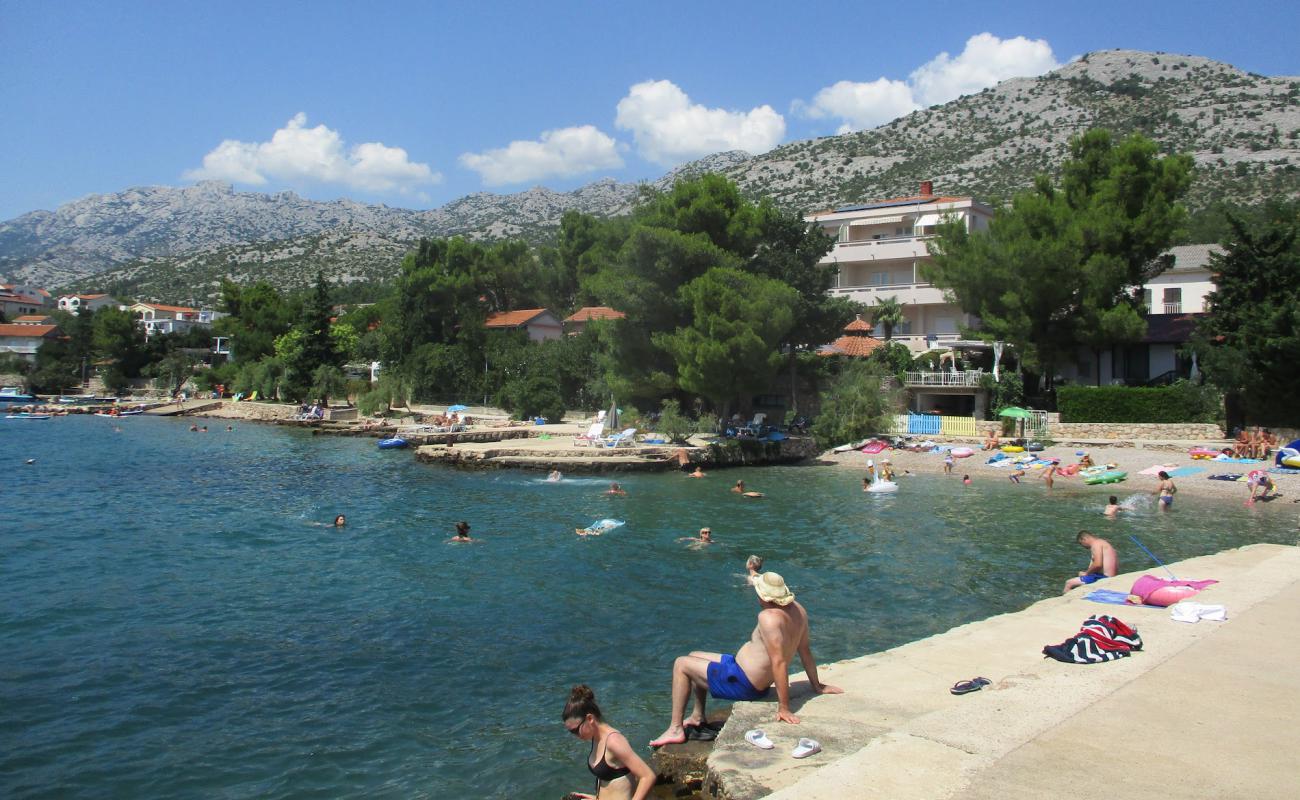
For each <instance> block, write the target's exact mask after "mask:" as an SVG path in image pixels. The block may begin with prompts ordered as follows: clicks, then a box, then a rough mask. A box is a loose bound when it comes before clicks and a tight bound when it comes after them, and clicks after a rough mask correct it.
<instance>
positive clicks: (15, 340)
mask: <svg viewBox="0 0 1300 800" xmlns="http://www.w3.org/2000/svg"><path fill="white" fill-rule="evenodd" d="M60 335H61V334H60V333H59V326H57V325H41V324H31V323H7V324H0V353H13V354H14V355H16V356H18V357H20V358H23V359H26V360H27V361H33V362H34V361H36V351H37V350H39V349H40V347H41V345H43V344H45V343H46V342H49V341H53V340H55V339H57V338H59V336H60Z"/></svg>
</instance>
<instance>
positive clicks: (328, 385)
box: [310, 364, 347, 408]
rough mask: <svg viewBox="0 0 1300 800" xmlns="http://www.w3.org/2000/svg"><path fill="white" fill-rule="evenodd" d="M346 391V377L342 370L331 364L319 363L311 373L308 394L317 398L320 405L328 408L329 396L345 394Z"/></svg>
mask: <svg viewBox="0 0 1300 800" xmlns="http://www.w3.org/2000/svg"><path fill="white" fill-rule="evenodd" d="M346 393H347V378H345V377H344V376H343V370H341V369H339V368H338V367H336V366H334V365H333V364H321V365H320V366H319V367H317V368H316V371H315V372H313V373H312V376H311V391H310V394H311V396H312V397H314V398H317V399H319V400H320V404H321V405H322V406H324V407H326V408H328V407H329V404H330V398H331V397H338V396H339V395H344V396H346Z"/></svg>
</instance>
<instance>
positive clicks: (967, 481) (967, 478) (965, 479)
mask: <svg viewBox="0 0 1300 800" xmlns="http://www.w3.org/2000/svg"><path fill="white" fill-rule="evenodd" d="M961 482H962V483H964V484H966V485H967V486H970V476H969V475H963V476H961Z"/></svg>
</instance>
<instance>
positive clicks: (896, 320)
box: [871, 295, 905, 342]
mask: <svg viewBox="0 0 1300 800" xmlns="http://www.w3.org/2000/svg"><path fill="white" fill-rule="evenodd" d="M904 319H905V317H904V316H903V304H902V303H900V302H898V295H894V296H893V297H881V298H879V299H877V300H876V304H875V305H874V306H872V307H871V324H872V325H883V326H884V328H885V341H886V342H887V341H889V340H890V339H892V338H893V337H894V326H895V325H900V324H902V322H903V320H904Z"/></svg>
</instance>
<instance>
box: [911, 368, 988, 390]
mask: <svg viewBox="0 0 1300 800" xmlns="http://www.w3.org/2000/svg"><path fill="white" fill-rule="evenodd" d="M983 374H984V370H979V369H976V370H965V371H963V372H909V373H907V385H908V386H963V387H978V386H979V385H980V377H981V376H982V375H983Z"/></svg>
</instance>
